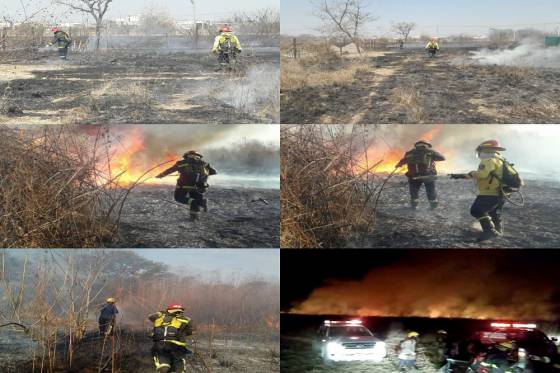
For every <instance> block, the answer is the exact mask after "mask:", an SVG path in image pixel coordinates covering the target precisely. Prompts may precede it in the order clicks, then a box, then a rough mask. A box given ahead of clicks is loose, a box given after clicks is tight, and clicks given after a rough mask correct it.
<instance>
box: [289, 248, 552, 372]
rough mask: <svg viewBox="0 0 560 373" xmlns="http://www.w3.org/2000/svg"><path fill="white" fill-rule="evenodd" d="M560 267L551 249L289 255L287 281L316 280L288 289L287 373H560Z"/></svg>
mask: <svg viewBox="0 0 560 373" xmlns="http://www.w3.org/2000/svg"><path fill="white" fill-rule="evenodd" d="M557 260H558V254H557V253H554V252H552V251H547V250H538V251H534V252H531V253H529V252H519V251H518V252H504V251H496V250H494V251H486V250H466V251H465V250H460V251H457V250H451V251H450V250H445V251H443V250H436V251H430V252H426V251H422V250H391V251H389V250H373V251H360V250H358V251H356V250H354V251H352V252H345V251H338V252H337V251H324V252H318V251H284V252H282V275H284V272H285V273H286V274H290V273H298V272H299V271H302V272H305V273H306V276H305V279H302V278H298V279H294V278H292V277H291V276H289V275H288V276H286V281H285V283H284V281H283V284H282V310H283V313H282V316H281V322H282V333H281V360H282V371H285V372H299V371H302V369H304V370H306V371H313V372H358V373H362V372H364V373H365V372H401V371H407V370H412V371H418V372H425V373H436V372H438V373H443V372H445V373H452V372H453V373H459V372H476V373H482V372H488V370H485V369H486V368H487V367H489V366H492V367H493V370H492V372H500V373H502V372H511V371H514V372H527V373H528V372H539V373H540V372H557V371H559V370H560V353H559V351H558V347H559V345H558V334H559V331H560V329H559V325H560V324H559V319H558V313H557V311H558V307H559V303H558V296H557V294H558V286H557V285H556V283H554V282H551V281H550V278H552V277H551V276H553V273H555V272H556V264H555V263H556V262H557ZM319 263H320V264H321V265H318V264H319ZM521 273H522V274H523V276H520V274H521Z"/></svg>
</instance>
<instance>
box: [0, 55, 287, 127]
mask: <svg viewBox="0 0 560 373" xmlns="http://www.w3.org/2000/svg"><path fill="white" fill-rule="evenodd" d="M247 53H249V54H247ZM247 53H245V54H244V55H243V56H239V58H238V63H237V65H236V66H237V67H238V70H237V71H236V72H224V71H216V70H217V67H218V66H219V65H218V62H217V57H216V56H214V55H212V54H211V53H209V52H199V51H165V50H153V51H149V50H146V49H142V50H140V51H139V52H138V51H131V50H126V49H123V50H117V49H115V50H107V51H102V52H99V53H83V54H75V55H74V54H70V57H69V60H68V61H58V60H57V58H58V57H57V56H56V55H54V54H53V53H52V52H50V53H48V52H39V53H36V54H35V55H33V57H32V58H30V57H25V56H22V57H19V58H17V59H16V60H13V61H5V62H6V63H4V64H1V63H0V92H2V96H3V97H2V100H4V101H5V102H4V103H3V106H5V107H7V108H8V109H9V110H8V109H6V110H3V112H1V113H0V122H4V123H9V124H54V123H56V124H104V123H109V124H131V123H142V124H150V123H155V124H166V123H173V124H176V123H196V124H198V123H218V124H221V123H236V124H238V123H278V121H279V110H280V109H279V96H278V95H279V93H278V86H279V82H278V81H279V78H278V75H279V69H280V62H279V52H278V50H277V49H275V48H254V49H252V50H251V51H250V52H247ZM0 62H1V61H0ZM263 79H264V80H266V81H267V84H265V85H263V84H262V81H263ZM0 103H1V102H0Z"/></svg>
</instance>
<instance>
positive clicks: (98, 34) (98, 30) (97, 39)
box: [95, 20, 102, 50]
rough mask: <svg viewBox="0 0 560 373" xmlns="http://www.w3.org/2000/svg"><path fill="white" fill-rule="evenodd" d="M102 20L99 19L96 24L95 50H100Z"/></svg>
mask: <svg viewBox="0 0 560 373" xmlns="http://www.w3.org/2000/svg"><path fill="white" fill-rule="evenodd" d="M101 26H102V25H101V20H99V21H97V23H96V24H95V50H99V44H100V43H101Z"/></svg>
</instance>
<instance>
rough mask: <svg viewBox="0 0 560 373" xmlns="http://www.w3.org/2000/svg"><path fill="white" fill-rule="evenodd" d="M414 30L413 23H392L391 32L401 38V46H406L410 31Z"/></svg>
mask: <svg viewBox="0 0 560 373" xmlns="http://www.w3.org/2000/svg"><path fill="white" fill-rule="evenodd" d="M415 28H416V24H415V23H413V22H398V23H393V31H394V32H395V33H397V34H399V35H400V36H401V37H402V40H403V44H406V41H407V40H408V37H409V36H410V33H411V32H412V30H414V29H415Z"/></svg>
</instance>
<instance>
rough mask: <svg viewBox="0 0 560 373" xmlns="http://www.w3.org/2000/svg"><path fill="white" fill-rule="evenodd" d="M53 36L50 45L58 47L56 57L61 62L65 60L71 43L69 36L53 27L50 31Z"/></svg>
mask: <svg viewBox="0 0 560 373" xmlns="http://www.w3.org/2000/svg"><path fill="white" fill-rule="evenodd" d="M51 31H52V32H53V34H54V39H53V41H52V42H51V43H50V45H53V44H56V46H57V47H58V56H59V58H60V59H61V60H66V59H67V57H68V48H69V47H70V44H71V43H72V39H71V38H70V35H68V34H67V33H66V32H64V31H62V30H61V29H59V28H58V27H53V28H52V30H51Z"/></svg>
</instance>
